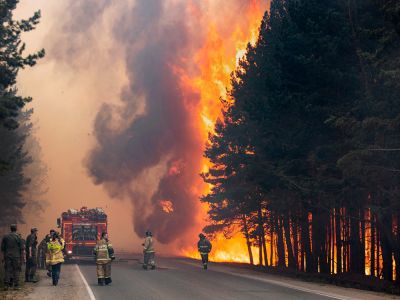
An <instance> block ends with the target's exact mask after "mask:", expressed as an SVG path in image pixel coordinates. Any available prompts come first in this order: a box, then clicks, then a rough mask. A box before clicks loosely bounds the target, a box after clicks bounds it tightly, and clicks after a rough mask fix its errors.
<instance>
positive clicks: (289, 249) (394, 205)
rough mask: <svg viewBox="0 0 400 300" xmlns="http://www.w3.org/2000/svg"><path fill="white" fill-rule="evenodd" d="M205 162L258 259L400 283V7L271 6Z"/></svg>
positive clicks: (214, 228) (220, 201) (285, 1)
mask: <svg viewBox="0 0 400 300" xmlns="http://www.w3.org/2000/svg"><path fill="white" fill-rule="evenodd" d="M231 83H232V88H231V89H230V90H229V91H228V96H227V97H226V99H221V101H222V103H223V106H224V109H223V112H222V117H221V118H220V119H219V120H218V122H217V123H216V126H215V130H214V132H212V133H210V134H209V140H208V143H207V145H206V150H205V152H204V156H205V157H206V158H208V159H209V161H210V162H211V165H212V167H210V168H209V170H208V171H206V172H204V173H202V174H201V176H202V178H203V180H204V181H205V182H206V183H208V184H209V185H210V186H211V189H210V192H209V193H208V194H206V195H203V197H202V198H201V201H203V202H205V203H207V204H209V211H208V215H209V219H210V220H211V224H210V225H208V226H206V227H205V229H204V230H205V231H206V232H207V233H209V234H212V233H216V232H224V233H226V234H227V235H229V232H232V231H233V230H240V231H241V232H242V233H243V236H244V237H245V239H246V242H247V247H248V250H249V262H250V263H251V264H254V257H253V253H252V251H251V247H257V248H258V251H257V254H255V255H258V258H259V261H260V264H261V265H264V266H266V267H277V268H281V269H285V270H295V271H296V272H300V273H305V274H307V273H320V274H326V275H328V276H335V275H339V274H355V275H360V276H367V275H370V276H372V277H376V278H379V279H384V280H385V281H396V282H400V230H399V226H400V198H399V197H400V189H399V188H400V185H399V184H400V2H398V1H396V0H387V1H381V0H363V1H356V0H332V1H317V0H273V1H272V2H271V7H270V10H269V11H267V12H266V13H265V15H264V18H263V20H262V23H261V25H260V28H259V36H258V40H257V42H256V44H255V45H250V44H249V45H248V47H247V52H246V55H245V56H244V57H243V59H241V61H240V64H239V66H238V68H237V69H236V71H235V72H234V73H233V74H232V75H231Z"/></svg>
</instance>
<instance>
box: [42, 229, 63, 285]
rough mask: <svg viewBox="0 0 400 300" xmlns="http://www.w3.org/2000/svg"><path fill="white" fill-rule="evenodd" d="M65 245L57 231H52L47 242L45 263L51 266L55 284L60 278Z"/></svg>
mask: <svg viewBox="0 0 400 300" xmlns="http://www.w3.org/2000/svg"><path fill="white" fill-rule="evenodd" d="M64 247H65V242H64V240H63V239H62V238H61V237H60V235H59V234H58V233H57V232H54V233H53V235H52V237H51V239H50V242H49V243H48V244H47V249H48V251H49V252H48V260H47V261H46V263H47V264H48V265H50V266H51V277H52V279H53V285H54V286H56V285H57V284H58V281H59V279H60V272H61V264H62V263H63V262H64V253H63V249H64Z"/></svg>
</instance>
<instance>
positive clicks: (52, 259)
mask: <svg viewBox="0 0 400 300" xmlns="http://www.w3.org/2000/svg"><path fill="white" fill-rule="evenodd" d="M64 246H65V241H64V240H63V239H62V238H60V242H59V241H58V240H55V241H53V240H51V241H50V242H48V243H47V250H48V256H47V257H46V264H49V265H56V264H58V263H63V262H64V253H63V252H62V251H63V249H64Z"/></svg>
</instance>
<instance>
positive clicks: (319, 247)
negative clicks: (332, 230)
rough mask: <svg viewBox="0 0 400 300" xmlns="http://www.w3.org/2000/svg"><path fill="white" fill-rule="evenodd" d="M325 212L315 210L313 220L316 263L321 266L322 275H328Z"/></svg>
mask: <svg viewBox="0 0 400 300" xmlns="http://www.w3.org/2000/svg"><path fill="white" fill-rule="evenodd" d="M327 217H328V216H327V215H326V213H324V212H321V211H318V210H315V211H314V212H313V218H312V242H313V255H314V263H315V265H316V266H319V271H320V272H321V273H324V274H327V273H328V271H329V270H328V263H327V255H326V248H327V247H326V227H327V226H326V219H327Z"/></svg>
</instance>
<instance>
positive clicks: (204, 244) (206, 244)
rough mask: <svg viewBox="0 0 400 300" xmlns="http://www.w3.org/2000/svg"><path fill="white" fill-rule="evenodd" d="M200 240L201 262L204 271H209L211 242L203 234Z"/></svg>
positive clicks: (200, 235) (198, 246)
mask: <svg viewBox="0 0 400 300" xmlns="http://www.w3.org/2000/svg"><path fill="white" fill-rule="evenodd" d="M199 238H200V240H199V241H198V243H197V248H198V250H199V252H200V256H201V261H202V262H203V268H204V270H207V266H208V254H209V253H210V252H211V248H212V245H211V242H210V241H209V240H208V239H207V238H206V236H205V235H204V234H202V233H200V234H199Z"/></svg>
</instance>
